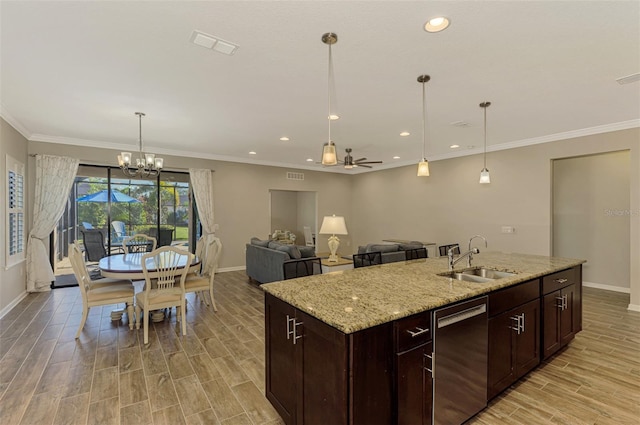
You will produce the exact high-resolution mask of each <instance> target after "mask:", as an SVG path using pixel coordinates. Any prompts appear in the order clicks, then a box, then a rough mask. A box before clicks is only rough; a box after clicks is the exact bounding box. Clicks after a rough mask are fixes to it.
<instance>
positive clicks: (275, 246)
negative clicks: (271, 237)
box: [267, 241, 282, 249]
mask: <svg viewBox="0 0 640 425" xmlns="http://www.w3.org/2000/svg"><path fill="white" fill-rule="evenodd" d="M281 246H282V244H281V243H280V242H276V241H269V244H268V245H267V247H268V248H269V249H278V248H279V247H281Z"/></svg>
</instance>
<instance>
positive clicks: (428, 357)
mask: <svg viewBox="0 0 640 425" xmlns="http://www.w3.org/2000/svg"><path fill="white" fill-rule="evenodd" d="M424 356H425V358H427V359H429V360H431V369H429V368H428V367H426V366H424V370H426V371H427V372H429V373H430V374H431V377H432V378H433V356H430V355H428V354H425V355H424Z"/></svg>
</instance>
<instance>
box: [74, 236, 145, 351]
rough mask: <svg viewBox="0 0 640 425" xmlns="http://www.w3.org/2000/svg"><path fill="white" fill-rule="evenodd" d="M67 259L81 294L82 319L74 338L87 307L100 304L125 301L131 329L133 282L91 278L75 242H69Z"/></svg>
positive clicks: (85, 317)
mask: <svg viewBox="0 0 640 425" xmlns="http://www.w3.org/2000/svg"><path fill="white" fill-rule="evenodd" d="M69 261H70V262H71V267H72V269H73V274H74V275H75V276H76V279H77V281H78V286H79V287H80V294H81V295H82V320H81V321H80V327H79V328H78V332H76V339H77V338H78V337H79V336H80V332H81V331H82V328H83V327H84V324H85V322H86V321H87V316H88V315H89V309H90V308H91V307H96V306H100V305H108V304H119V303H125V304H126V309H127V316H128V318H129V329H133V322H134V321H135V319H134V316H133V301H134V295H135V289H134V287H133V283H132V282H131V281H130V280H126V279H109V278H102V279H97V280H91V279H90V278H89V272H88V271H87V267H86V265H85V262H84V258H83V256H82V251H81V250H80V247H79V246H78V244H77V243H72V244H69Z"/></svg>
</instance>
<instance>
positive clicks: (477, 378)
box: [433, 296, 488, 425]
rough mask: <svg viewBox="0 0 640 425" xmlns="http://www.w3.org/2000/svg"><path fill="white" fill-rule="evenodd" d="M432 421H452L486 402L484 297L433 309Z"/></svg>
mask: <svg viewBox="0 0 640 425" xmlns="http://www.w3.org/2000/svg"><path fill="white" fill-rule="evenodd" d="M433 320H434V323H433V328H434V333H433V351H434V354H433V423H434V424H436V425H438V424H441V425H455V424H461V423H463V422H465V421H466V420H467V419H469V418H470V417H472V416H473V415H475V414H476V413H478V412H479V411H480V410H482V409H484V408H485V407H486V405H487V343H488V335H487V297H486V296H485V297H481V298H476V299H473V300H471V301H465V302H461V303H458V304H454V305H452V306H449V307H445V308H441V309H439V310H435V311H434V315H433Z"/></svg>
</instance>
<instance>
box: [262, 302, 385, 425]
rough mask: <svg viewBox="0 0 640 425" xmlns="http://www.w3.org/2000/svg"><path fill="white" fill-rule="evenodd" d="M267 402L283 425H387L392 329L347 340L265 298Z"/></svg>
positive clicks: (377, 329)
mask: <svg viewBox="0 0 640 425" xmlns="http://www.w3.org/2000/svg"><path fill="white" fill-rule="evenodd" d="M265 332H266V335H267V340H266V341H265V348H266V396H267V399H268V400H269V401H270V402H271V404H272V405H273V406H274V408H275V409H276V410H277V411H278V413H279V414H280V416H281V417H282V419H283V421H284V422H285V424H287V425H293V424H305V425H306V424H308V425H313V424H317V425H325V424H335V425H340V424H389V423H391V422H392V420H393V419H392V418H393V413H392V401H391V394H392V391H393V385H392V369H393V360H392V356H389V354H390V353H391V350H392V324H390V323H389V324H385V325H380V326H376V327H373V328H369V329H365V330H363V331H360V332H355V333H353V334H349V335H346V334H344V333H343V332H340V331H339V330H337V329H335V328H333V327H331V326H329V325H327V324H326V323H324V322H322V321H320V320H318V319H316V318H314V317H312V316H309V315H308V314H306V313H304V312H302V311H300V310H298V309H296V308H294V307H292V306H291V305H289V304H287V303H285V302H283V301H281V300H279V299H277V298H275V297H273V296H271V295H269V294H266V296H265Z"/></svg>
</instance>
